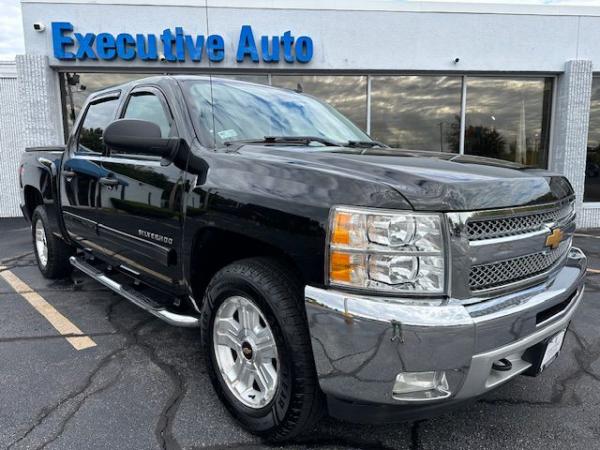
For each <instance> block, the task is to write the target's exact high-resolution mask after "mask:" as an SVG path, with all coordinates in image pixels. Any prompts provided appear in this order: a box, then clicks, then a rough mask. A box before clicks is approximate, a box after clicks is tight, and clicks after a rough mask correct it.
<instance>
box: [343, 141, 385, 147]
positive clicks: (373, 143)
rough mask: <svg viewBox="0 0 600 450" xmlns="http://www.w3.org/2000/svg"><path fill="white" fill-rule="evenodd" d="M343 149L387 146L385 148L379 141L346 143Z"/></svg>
mask: <svg viewBox="0 0 600 450" xmlns="http://www.w3.org/2000/svg"><path fill="white" fill-rule="evenodd" d="M344 147H354V148H371V147H381V148H389V146H387V145H385V144H384V143H383V142H379V141H348V142H347V143H346V144H345V145H344Z"/></svg>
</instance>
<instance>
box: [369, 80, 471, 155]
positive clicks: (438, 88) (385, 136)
mask: <svg viewBox="0 0 600 450" xmlns="http://www.w3.org/2000/svg"><path fill="white" fill-rule="evenodd" d="M461 91H462V80H461V78H460V77H447V76H416V75H415V76H374V77H372V80H371V136H372V137H373V138H374V139H377V140H379V141H382V142H385V143H386V144H388V145H390V146H391V147H397V148H407V149H412V150H431V151H438V152H439V151H442V152H458V141H456V137H457V136H458V135H457V133H458V130H459V129H460V127H459V126H458V123H459V120H460V99H461ZM453 138H454V139H453Z"/></svg>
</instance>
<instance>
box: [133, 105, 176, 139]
mask: <svg viewBox="0 0 600 450" xmlns="http://www.w3.org/2000/svg"><path fill="white" fill-rule="evenodd" d="M124 117H125V118H126V119H138V120H146V121H148V122H152V123H155V124H156V125H158V126H159V128H160V134H161V136H162V137H164V138H166V137H169V134H170V132H171V121H170V120H169V118H168V117H167V113H166V112H165V110H164V108H163V105H162V103H161V102H160V99H159V98H158V97H157V96H156V95H153V94H138V95H133V96H132V97H131V98H130V99H129V102H128V103H127V109H126V110H125V116H124Z"/></svg>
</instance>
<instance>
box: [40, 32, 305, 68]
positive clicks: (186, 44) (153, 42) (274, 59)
mask: <svg viewBox="0 0 600 450" xmlns="http://www.w3.org/2000/svg"><path fill="white" fill-rule="evenodd" d="M52 47H53V50H54V56H55V57H56V58H57V59H60V60H66V61H73V60H79V61H89V60H92V61H94V60H105V61H110V60H115V59H121V60H123V61H132V60H136V59H138V60H142V61H164V62H185V61H188V60H191V61H193V62H201V61H202V60H203V58H206V59H208V60H209V61H211V62H220V61H223V59H224V58H225V51H226V46H225V40H224V38H223V36H221V35H219V34H211V35H208V36H204V35H190V34H186V33H185V32H184V30H183V28H182V27H175V31H174V32H173V30H172V29H170V28H167V29H165V30H163V32H162V33H161V34H160V35H158V36H157V35H155V34H135V35H132V34H129V33H119V34H117V35H116V36H115V35H113V34H111V33H98V34H95V33H85V34H83V33H76V32H74V26H73V24H72V23H70V22H52ZM312 56H313V42H312V39H311V38H310V37H308V36H299V37H295V36H293V35H292V33H291V31H286V32H284V33H283V34H282V35H281V36H259V37H257V38H256V37H255V36H254V33H253V31H252V27H251V26H250V25H243V26H242V28H241V30H240V36H239V39H238V41H237V46H236V47H235V59H236V61H237V62H240V63H241V62H245V61H251V62H255V63H258V62H260V61H263V62H266V63H278V62H280V61H285V62H286V63H290V64H292V63H295V62H298V63H303V64H304V63H307V62H309V61H310V60H311V59H312Z"/></svg>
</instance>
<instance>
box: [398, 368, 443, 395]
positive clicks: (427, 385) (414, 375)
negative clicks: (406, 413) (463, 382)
mask: <svg viewBox="0 0 600 450" xmlns="http://www.w3.org/2000/svg"><path fill="white" fill-rule="evenodd" d="M450 395H451V392H450V386H449V385H448V380H447V378H446V372H443V371H436V372H401V373H399V374H398V375H396V381H395V382H394V388H393V390H392V397H394V398H395V399H396V400H403V401H410V402H426V401H432V400H443V399H445V398H448V397H450Z"/></svg>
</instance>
